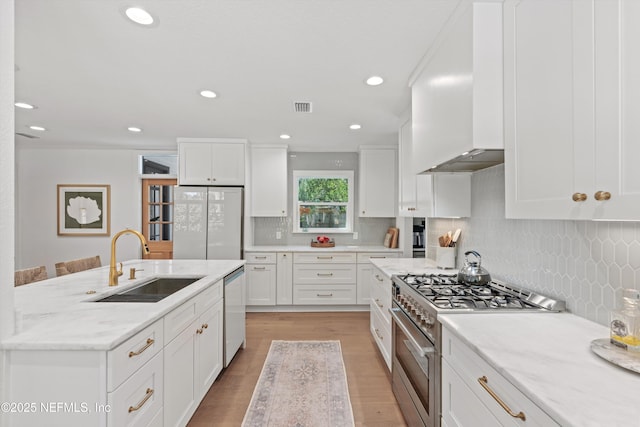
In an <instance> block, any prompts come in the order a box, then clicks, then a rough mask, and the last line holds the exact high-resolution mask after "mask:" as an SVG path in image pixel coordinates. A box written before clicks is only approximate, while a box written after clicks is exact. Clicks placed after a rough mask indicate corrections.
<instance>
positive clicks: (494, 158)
mask: <svg viewBox="0 0 640 427" xmlns="http://www.w3.org/2000/svg"><path fill="white" fill-rule="evenodd" d="M502 163H504V150H496V149H492V150H472V151H469V152H468V153H463V154H461V155H459V156H458V157H454V158H453V159H451V160H449V161H447V162H444V163H442V164H439V165H434V166H433V167H431V168H429V169H427V170H425V171H424V172H422V173H428V172H475V171H478V170H480V169H486V168H490V167H491V166H495V165H499V164H502Z"/></svg>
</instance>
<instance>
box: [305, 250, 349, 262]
mask: <svg viewBox="0 0 640 427" xmlns="http://www.w3.org/2000/svg"><path fill="white" fill-rule="evenodd" d="M356 259H357V257H356V254H355V253H353V252H320V253H308V252H295V253H294V254H293V263H294V264H355V263H356Z"/></svg>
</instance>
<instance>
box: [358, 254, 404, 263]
mask: <svg viewBox="0 0 640 427" xmlns="http://www.w3.org/2000/svg"><path fill="white" fill-rule="evenodd" d="M372 258H373V259H381V258H382V259H384V258H398V254H397V253H395V252H358V264H368V263H369V262H370V261H371V259H372Z"/></svg>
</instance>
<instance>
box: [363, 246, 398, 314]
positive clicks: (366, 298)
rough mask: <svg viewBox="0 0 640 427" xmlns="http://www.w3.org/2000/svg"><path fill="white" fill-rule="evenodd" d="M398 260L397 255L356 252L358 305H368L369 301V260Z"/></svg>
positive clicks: (370, 267)
mask: <svg viewBox="0 0 640 427" xmlns="http://www.w3.org/2000/svg"><path fill="white" fill-rule="evenodd" d="M384 258H398V254H397V253H389V252H358V257H357V259H358V280H357V286H358V293H357V295H358V298H357V303H358V304H369V301H370V299H371V288H372V283H371V279H372V278H373V274H372V273H373V269H374V267H373V264H371V259H384Z"/></svg>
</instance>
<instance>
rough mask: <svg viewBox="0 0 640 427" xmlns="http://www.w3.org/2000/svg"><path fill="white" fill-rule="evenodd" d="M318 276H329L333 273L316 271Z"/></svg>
mask: <svg viewBox="0 0 640 427" xmlns="http://www.w3.org/2000/svg"><path fill="white" fill-rule="evenodd" d="M316 274H317V275H318V277H331V276H333V273H316Z"/></svg>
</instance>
